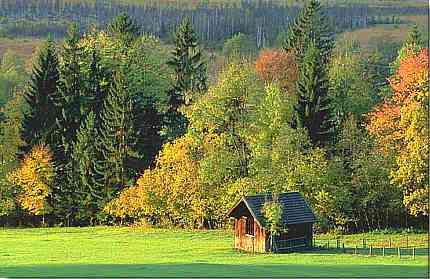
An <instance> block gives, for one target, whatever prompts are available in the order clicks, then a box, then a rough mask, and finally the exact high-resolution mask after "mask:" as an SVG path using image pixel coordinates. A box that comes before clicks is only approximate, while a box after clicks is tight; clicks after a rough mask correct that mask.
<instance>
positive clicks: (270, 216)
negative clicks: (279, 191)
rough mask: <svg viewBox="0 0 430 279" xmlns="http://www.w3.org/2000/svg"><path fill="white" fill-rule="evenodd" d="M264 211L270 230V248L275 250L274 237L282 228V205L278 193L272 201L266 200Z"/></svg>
mask: <svg viewBox="0 0 430 279" xmlns="http://www.w3.org/2000/svg"><path fill="white" fill-rule="evenodd" d="M262 212H263V216H264V219H265V222H266V226H267V228H268V231H269V232H270V250H271V251H273V250H274V247H273V239H274V237H275V236H277V235H279V234H280V233H281V230H282V224H281V221H282V205H281V204H280V203H279V202H278V201H277V197H276V194H274V195H273V197H272V200H271V201H266V202H265V203H264V205H263V209H262Z"/></svg>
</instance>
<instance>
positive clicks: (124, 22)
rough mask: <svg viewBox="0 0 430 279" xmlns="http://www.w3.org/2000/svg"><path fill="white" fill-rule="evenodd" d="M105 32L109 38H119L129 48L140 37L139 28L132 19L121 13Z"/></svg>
mask: <svg viewBox="0 0 430 279" xmlns="http://www.w3.org/2000/svg"><path fill="white" fill-rule="evenodd" d="M107 32H108V34H109V35H111V36H119V37H120V38H121V39H122V40H124V42H125V43H126V45H128V46H129V45H130V44H131V43H132V42H133V41H134V40H135V39H136V38H138V37H139V36H140V27H139V25H138V24H137V23H136V22H135V21H134V20H133V19H132V18H130V17H129V16H128V15H127V14H125V13H123V14H120V15H119V16H117V17H116V18H115V19H114V20H113V21H112V22H111V23H110V24H109V25H108V27H107Z"/></svg>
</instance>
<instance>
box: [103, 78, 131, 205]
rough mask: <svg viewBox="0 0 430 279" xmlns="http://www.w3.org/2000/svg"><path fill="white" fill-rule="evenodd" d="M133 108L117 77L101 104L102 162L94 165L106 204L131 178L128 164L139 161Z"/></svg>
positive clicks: (125, 90)
mask: <svg viewBox="0 0 430 279" xmlns="http://www.w3.org/2000/svg"><path fill="white" fill-rule="evenodd" d="M134 104H135V102H134V98H133V96H130V94H129V91H128V89H127V85H126V80H125V78H124V76H123V74H122V73H116V74H115V76H114V81H113V84H112V86H111V89H110V91H109V94H108V96H107V97H106V99H105V102H104V108H103V112H102V115H101V127H100V130H99V132H100V142H99V144H98V150H99V152H100V154H101V160H100V162H99V163H98V164H97V172H98V174H100V175H101V177H102V179H101V180H102V182H103V185H104V187H105V188H104V195H105V197H106V198H107V199H108V200H109V199H110V198H111V197H112V195H113V194H114V193H115V192H117V191H118V190H120V189H121V188H123V187H124V186H126V185H128V184H129V182H130V180H131V179H133V178H134V173H133V171H132V170H131V169H130V168H128V167H127V164H128V163H129V161H130V160H132V159H134V158H136V157H138V156H137V154H136V152H135V145H136V139H137V135H136V133H135V130H134V115H133V108H134Z"/></svg>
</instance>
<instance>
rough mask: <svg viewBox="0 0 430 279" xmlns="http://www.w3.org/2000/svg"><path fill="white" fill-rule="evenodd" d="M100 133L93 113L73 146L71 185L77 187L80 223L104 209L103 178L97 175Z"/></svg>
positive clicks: (84, 123)
mask: <svg viewBox="0 0 430 279" xmlns="http://www.w3.org/2000/svg"><path fill="white" fill-rule="evenodd" d="M99 140H100V138H99V132H98V130H97V128H96V126H95V114H94V113H93V112H92V111H91V112H90V113H89V114H88V116H87V117H86V120H85V122H83V123H82V124H81V127H80V128H79V130H78V132H77V135H76V143H75V144H74V146H73V153H72V158H71V159H72V161H73V167H74V168H73V170H74V171H73V174H74V175H73V177H72V178H73V179H71V181H70V183H73V184H74V185H75V189H76V197H75V198H76V202H77V204H78V205H77V206H78V209H77V216H76V219H77V220H78V221H84V222H85V221H87V220H90V224H93V218H94V217H95V216H96V214H97V213H98V212H99V211H100V209H101V208H102V207H103V204H104V202H106V197H105V196H104V192H103V190H104V189H103V188H104V187H103V184H102V177H101V176H100V175H99V174H98V173H97V163H98V160H99V158H100V154H99V153H98V150H97V146H98V143H99Z"/></svg>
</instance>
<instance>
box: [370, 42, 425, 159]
mask: <svg viewBox="0 0 430 279" xmlns="http://www.w3.org/2000/svg"><path fill="white" fill-rule="evenodd" d="M428 63H429V62H428V49H423V50H421V52H420V53H418V54H417V55H415V54H414V53H413V51H412V50H411V51H409V54H408V55H407V56H406V57H405V59H403V60H401V61H400V66H399V69H398V70H397V72H396V74H395V75H394V76H393V77H391V78H390V79H389V82H390V85H391V88H392V90H393V96H392V98H390V99H388V100H386V101H385V102H384V103H382V104H381V105H379V106H377V107H376V108H375V109H374V110H373V112H371V113H370V114H369V124H368V125H367V129H368V131H369V132H370V133H371V134H372V135H374V136H375V137H376V138H377V140H378V142H379V143H380V146H381V148H382V150H384V151H385V152H388V151H389V150H393V149H394V150H400V149H401V148H402V138H403V136H404V131H405V127H403V128H402V127H401V125H400V123H401V116H402V112H405V111H407V110H409V109H408V107H409V108H410V109H413V108H414V107H416V104H414V103H415V102H422V101H423V100H424V98H425V95H426V94H427V95H428V89H426V88H425V87H426V86H427V80H428V79H427V75H428V65H429V64H428Z"/></svg>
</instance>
